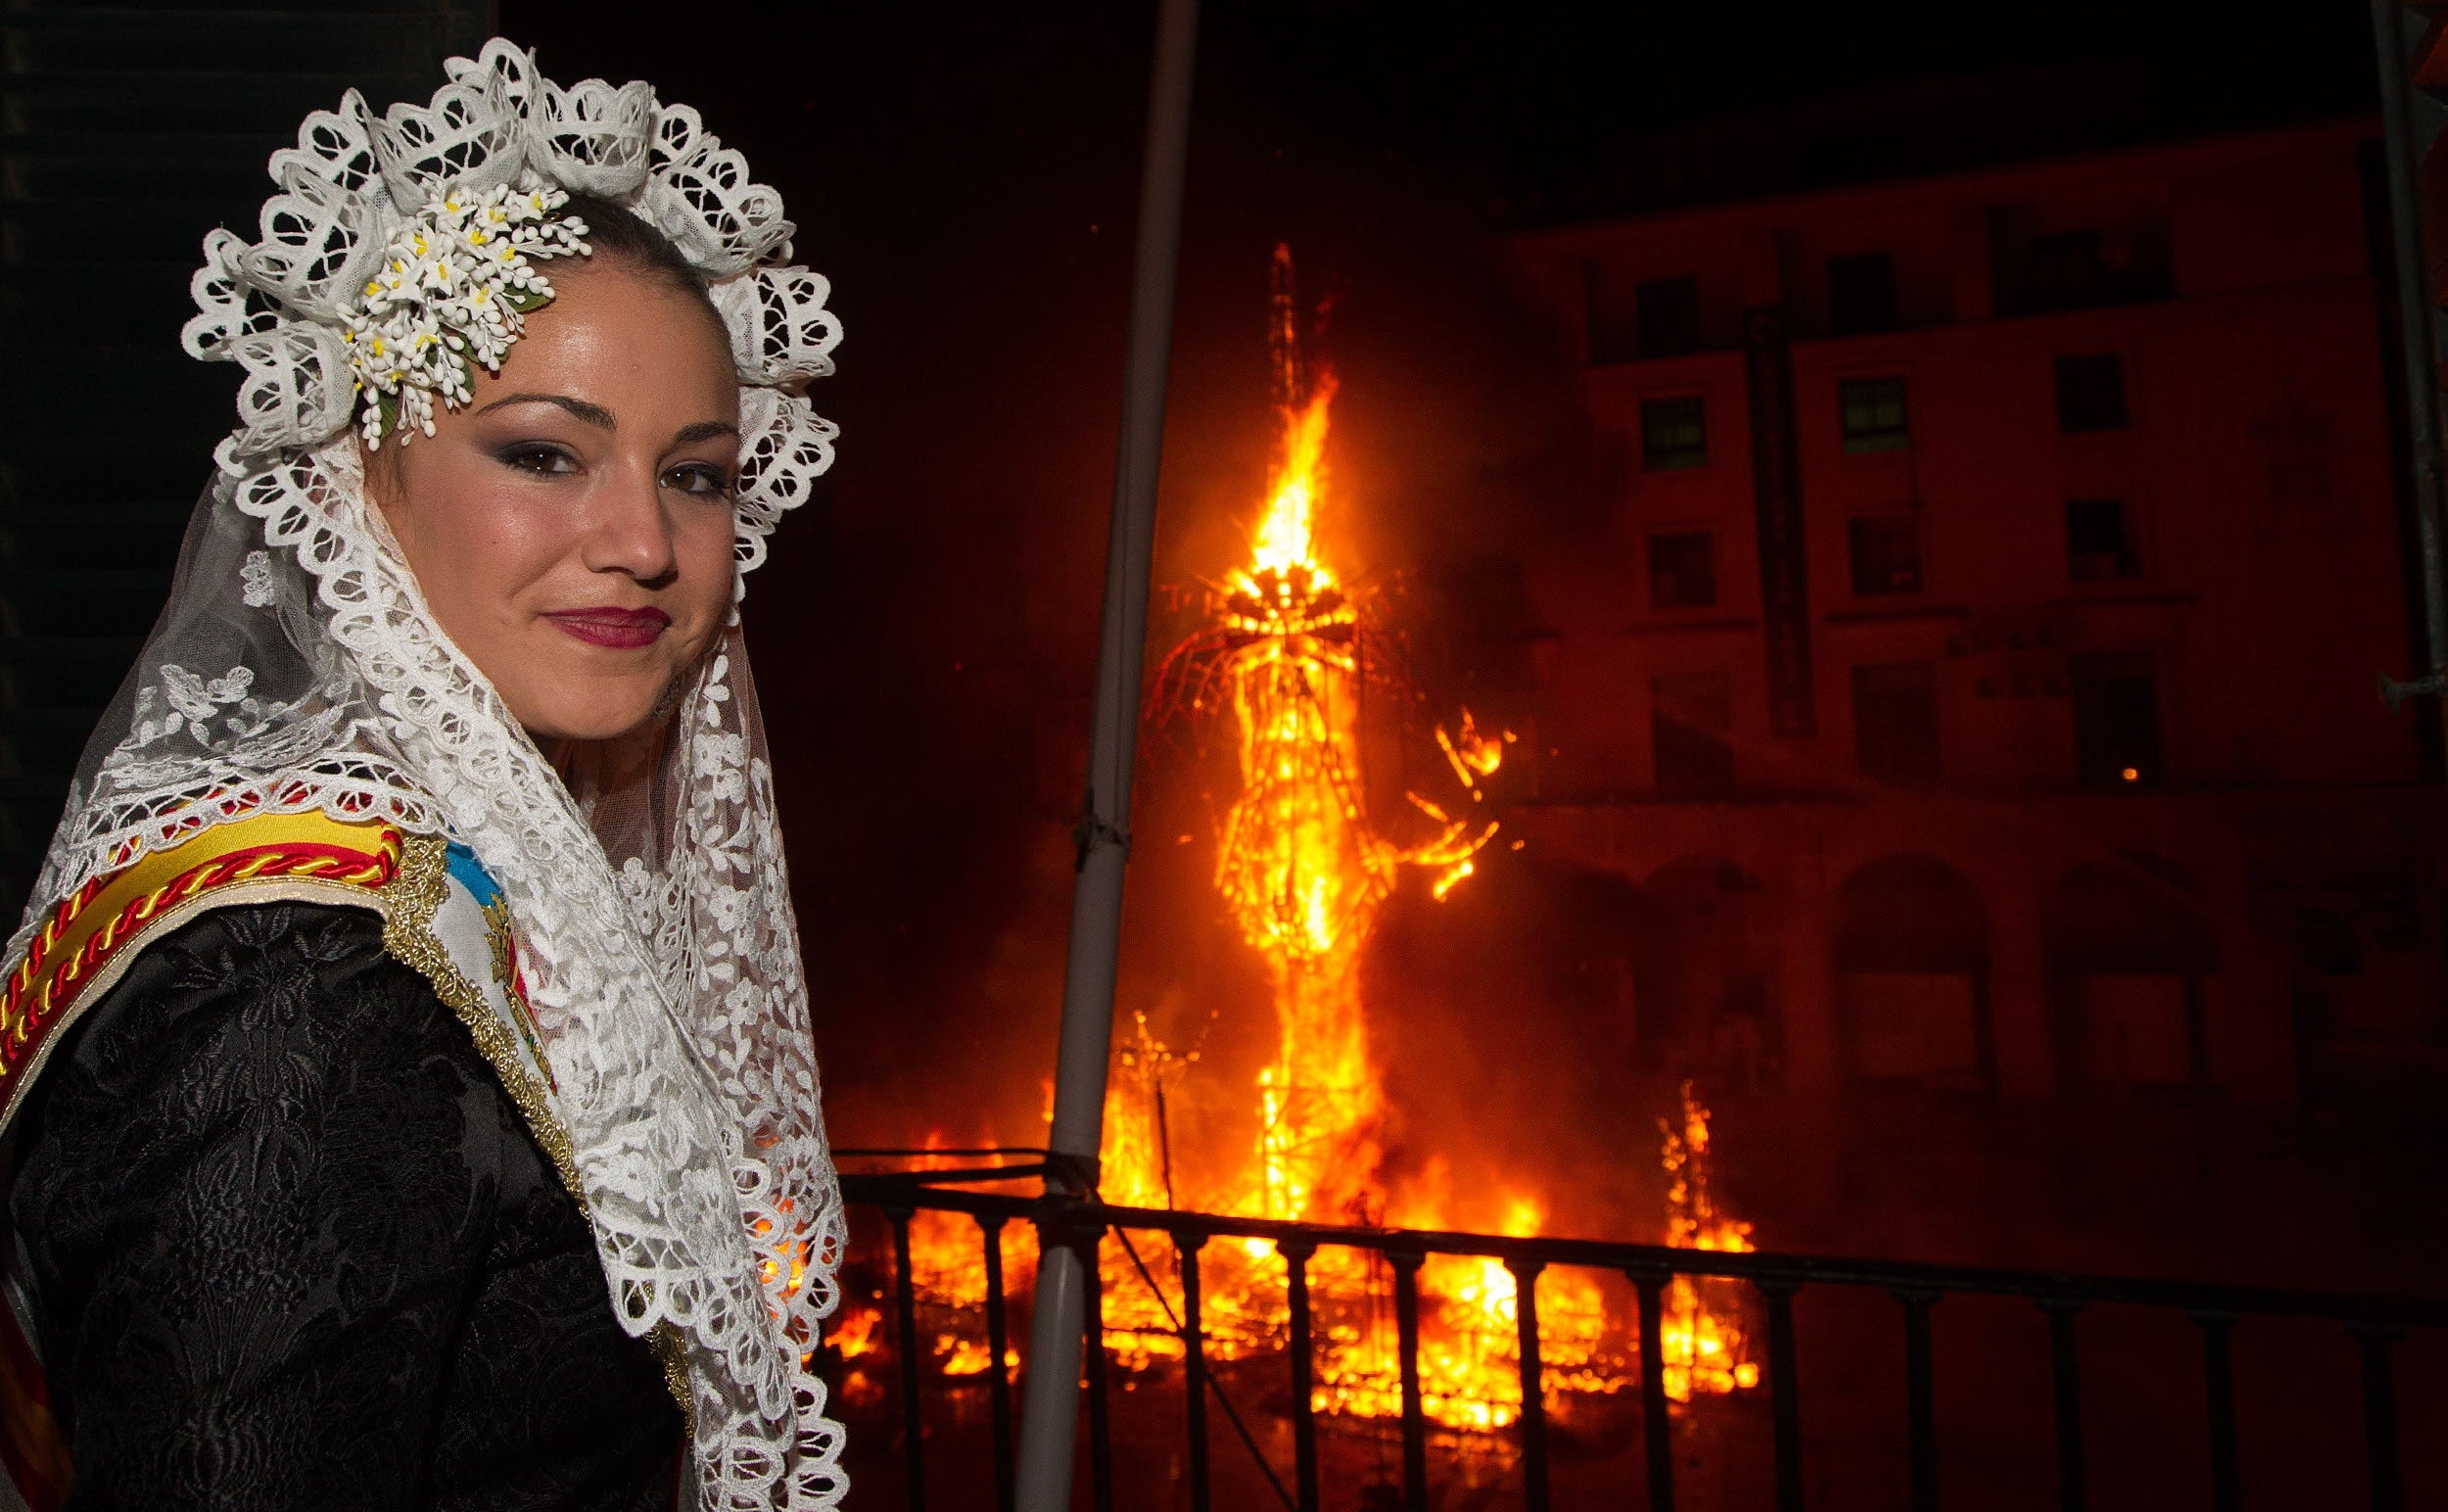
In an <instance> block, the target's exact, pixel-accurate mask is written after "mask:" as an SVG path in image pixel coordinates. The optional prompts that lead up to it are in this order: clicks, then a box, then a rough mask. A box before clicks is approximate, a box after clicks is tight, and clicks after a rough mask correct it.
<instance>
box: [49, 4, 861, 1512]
mask: <svg viewBox="0 0 2448 1512" xmlns="http://www.w3.org/2000/svg"><path fill="white" fill-rule="evenodd" d="M449 75H450V82H449V83H448V84H447V86H446V87H445V88H444V89H443V90H442V91H441V92H440V93H438V94H437V95H436V96H435V97H434V100H433V102H432V103H431V105H430V106H425V107H412V106H400V107H394V108H393V110H392V111H391V112H390V114H389V115H388V116H387V117H384V118H374V117H373V116H372V115H371V114H370V113H369V112H368V111H367V110H366V108H365V106H364V103H363V101H362V100H361V99H359V98H358V97H357V96H356V95H354V94H353V93H352V94H351V95H350V96H349V97H348V98H347V99H346V100H344V101H343V103H342V108H341V110H340V112H339V113H338V114H336V115H335V114H330V113H322V112H318V113H316V114H315V115H313V116H311V117H309V118H307V120H306V123H305V125H304V126H303V127H302V129H301V131H300V133H299V146H298V147H297V149H295V150H294V151H287V150H285V151H283V152H281V153H279V154H276V155H275V156H274V158H273V160H272V165H271V166H272V173H273V176H274V178H275V180H276V181H278V182H279V183H280V184H281V185H282V192H280V193H278V194H276V195H275V196H274V197H273V198H272V200H271V201H270V202H268V203H267V204H266V206H265V208H264V214H263V218H262V235H261V237H260V239H259V241H258V242H257V243H256V244H254V245H249V244H247V243H246V242H245V241H244V240H243V239H241V238H239V237H236V236H234V235H231V234H230V233H228V232H225V231H220V232H214V233H213V234H212V237H210V238H208V239H207V241H206V244H205V251H206V266H205V268H204V270H203V271H202V272H201V273H199V274H198V275H197V278H196V282H195V289H196V294H197V299H198V303H199V305H200V306H201V307H202V309H203V311H204V312H203V313H202V314H201V315H199V316H198V317H197V318H196V320H194V321H193V322H191V323H190V325H189V327H188V330H187V338H186V339H187V344H188V347H189V349H190V351H191V352H193V353H194V354H197V355H199V356H203V357H209V358H220V359H228V360H234V361H236V362H238V363H239V364H240V366H241V367H242V369H243V370H244V375H245V376H244V379H243V381H242V387H241V393H240V400H239V410H240V414H241V418H242V421H243V423H242V425H241V427H240V429H239V430H238V431H237V432H236V433H234V434H233V435H232V436H231V437H230V438H229V440H228V441H227V442H226V443H224V444H223V446H222V447H221V448H220V449H219V452H218V457H219V461H220V464H221V476H220V477H219V478H218V479H217V480H216V482H215V483H214V484H213V486H212V488H211V489H209V490H208V492H207V494H206V496H205V497H204V499H203V500H202V501H201V503H200V504H199V505H198V508H197V512H196V517H195V521H194V523H193V524H192V525H191V527H190V528H189V533H188V538H187V542H186V545H185V548H184V550H183V552H182V555H181V558H180V563H179V570H178V576H177V579H176V582H175V586H174V587H173V589H172V591H171V600H170V603H169V606H168V607H167V609H166V610H165V612H164V614H163V617H162V619H161V621H160V623H159V624H158V625H157V626H156V628H155V630H154V633H153V636H152V638H150V639H149V640H148V642H147V644H146V646H145V649H144V651H143V653H142V654H141V656H140V657H139V659H138V662H137V665H136V668H135V670H134V672H133V673H131V675H130V677H129V680H128V683H127V685H125V687H123V688H122V690H121V692H120V695H119V698H118V701H117V703H116V704H115V705H114V707H113V709H112V710H111V711H110V713H109V714H108V715H107V716H106V718H105V719H104V721H103V724H102V726H101V728H100V730H99V731H98V732H97V733H96V734H95V737H94V740H93V742H92V744H91V745H90V746H89V748H88V751H87V755H86V761H85V765H84V769H83V771H82V772H81V773H80V776H79V780H78V781H77V784H76V786H75V788H74V789H73V791H72V793H71V799H70V803H69V807H68V812H67V815H66V816H65V818H64V819H63V820H62V821H61V825H60V828H59V830H58V833H57V835H56V837H55V839H54V841H53V845H52V850H51V854H50V857H49V861H48V864H47V866H46V868H45V871H44V874H43V877H42V879H41V881H40V882H39V883H38V884H37V887H36V891H35V897H34V901H33V904H32V906H31V907H30V909H29V910H28V913H27V916H26V922H25V924H24V927H23V928H21V930H20V931H19V934H18V936H17V938H16V940H15V941H14V942H13V944H12V945H11V964H12V969H11V972H10V974H9V976H8V977H7V979H6V985H5V991H4V993H0V1140H4V1141H5V1146H0V1150H4V1151H5V1154H4V1155H0V1159H6V1160H8V1161H11V1162H13V1166H14V1169H13V1172H12V1170H11V1166H10V1165H9V1164H0V1183H5V1192H6V1196H7V1199H8V1201H7V1205H6V1207H5V1219H6V1221H5V1223H0V1279H4V1280H5V1291H6V1293H7V1299H8V1301H9V1303H10V1306H9V1307H8V1308H6V1309H0V1468H5V1469H7V1470H8V1471H9V1472H10V1475H9V1476H8V1477H0V1506H6V1505H7V1497H8V1495H9V1494H10V1491H9V1487H10V1486H11V1485H13V1486H14V1487H15V1493H16V1494H17V1495H18V1496H19V1497H20V1498H22V1499H23V1500H24V1501H25V1502H26V1503H27V1504H29V1505H33V1506H56V1505H61V1504H66V1505H69V1506H71V1507H75V1508H80V1509H81V1508H116V1507H121V1506H127V1507H135V1506H143V1507H148V1508H150V1507H165V1506H179V1507H186V1506H205V1507H229V1508H247V1509H255V1512H260V1509H270V1508H286V1507H308V1506H312V1507H317V1508H327V1507H352V1508H353V1507H378V1506H399V1507H410V1506H415V1507H423V1506H446V1507H453V1508H512V1507H516V1508H531V1507H532V1508H544V1507H555V1508H560V1507H568V1508H579V1507H585V1508H603V1507H622V1508H626V1507H649V1506H668V1505H671V1504H673V1503H674V1501H675V1499H676V1496H685V1497H686V1498H688V1499H690V1500H693V1501H694V1502H695V1503H696V1504H697V1505H699V1506H701V1507H705V1508H709V1509H711V1508H725V1509H729V1508H743V1509H744V1508H750V1507H757V1508H762V1507H769V1506H770V1507H789V1508H801V1507H829V1506H832V1505H834V1504H835V1503H836V1502H837V1501H838V1500H839V1498H840V1496H841V1494H842V1490H843V1481H842V1478H841V1475H840V1472H839V1469H838V1458H839V1453H840V1431H839V1429H838V1427H837V1426H836V1425H835V1424H833V1423H832V1422H830V1421H829V1420H827V1419H826V1417H825V1416H824V1387H823V1385H822V1384H821V1383H820V1382H819V1381H818V1380H817V1378H816V1377H815V1376H814V1374H813V1373H812V1372H811V1371H810V1369H809V1361H810V1358H811V1356H812V1354H813V1351H814V1349H815V1347H816V1337H817V1325H818V1321H819V1319H820V1318H821V1317H822V1316H823V1315H824V1313H825V1312H826V1311H828V1310H829V1309H830V1306H831V1304H832V1301H833V1266H834V1262H835V1259H836V1256H837V1253H838V1250H839V1246H840V1242H841V1232H842V1229H841V1207H840V1197H839V1192H838V1188H837V1186H836V1184H835V1182H834V1179H833V1174H832V1169H831V1164H830V1161H829V1158H828V1157H827V1155H826V1151H825V1147H824V1135H823V1129H822V1124H821V1120H820V1117H819V1111H818V1094H817V1082H816V1068H815V1063H814V1058H813V1055H812V1052H811V1049H810V1046H809V1043H808V1038H807V1034H808V1030H807V1020H806V993H805V984H804V980H803V978H802V974H801V969H800V964H799V955H798V945H797V939H796V935H795V932H794V927H793V925H792V922H791V918H790V911H789V904H788V898H787V893H786V889H785V885H784V881H783V875H782V868H781V857H780V852H779V841H778V834H777V829H776V827H775V821H774V806H773V798H772V789H771V783H770V775H769V770H768V766H767V761H766V755H765V747H764V738H763V732H762V729H761V726H760V724H759V722H758V718H757V714H756V704H755V695H754V691H753V689H752V687H751V685H750V684H749V680H748V671H747V661H746V655H745V651H744V648H743V646H742V643H741V640H740V633H739V627H738V623H737V618H736V615H735V613H734V612H733V604H734V602H735V601H736V597H737V593H738V591H739V588H740V586H741V583H742V575H743V574H744V573H745V572H746V571H747V570H748V569H750V568H752V567H754V566H755V565H756V564H757V562H758V561H759V560H760V559H761V558H762V556H763V554H764V543H765V537H766V535H767V534H768V533H769V532H770V531H771V530H772V529H773V527H774V524H775V522H776V521H777V518H778V517H779V515H780V513H781V511H783V510H784V509H787V508H789V507H791V506H792V505H794V504H796V503H798V502H799V501H800V500H801V499H802V498H804V497H805V496H806V494H807V493H808V491H809V489H810V486H811V483H812V480H813V479H814V477H815V476H816V475H817V474H818V473H821V472H822V471H823V470H824V467H825V466H826V465H827V464H828V463H829V461H830V459H831V438H832V434H833V433H832V429H831V427H830V426H829V425H827V424H826V423H825V422H824V421H823V420H820V419H818V418H817V417H816V416H815V415H814V414H813V413H812V412H810V411H809V409H808V408H807V406H806V404H805V403H804V402H802V401H801V400H800V399H799V398H798V394H799V391H800V389H801V388H803V387H804V385H805V383H806V381H807V380H808V379H810V378H813V377H816V376H819V375H821V374H823V373H825V372H827V371H829V370H830V365H831V364H830V359H829V357H828V356H827V353H828V352H829V350H830V348H831V347H832V345H833V343H834V341H835V340H836V339H837V334H838V333H837V330H836V328H835V326H834V323H833V321H832V318H831V316H830V315H829V314H828V313H827V312H826V311H825V309H824V298H825V293H826V290H825V285H824V280H823V279H821V278H819V277H817V276H816V275H814V274H812V273H809V272H808V271H807V270H806V269H804V268H798V267H791V266H785V265H783V264H785V263H786V262H787V260H788V256H789V251H788V245H789V244H788V240H787V239H788V237H789V235H790V232H791V226H790V223H789V222H788V221H787V220H785V219H783V218H782V215H781V207H780V204H779V201H778V199H777V197H776V196H775V194H774V193H773V191H772V190H770V189H768V188H766V187H765V186H763V185H759V184H756V183H754V182H752V181H751V180H750V179H749V177H748V174H747V171H746V165H745V164H744V163H743V162H742V161H741V160H740V158H739V156H738V155H737V154H736V153H733V152H730V151H727V150H725V149H724V148H723V147H722V146H721V144H720V143H719V141H717V139H716V138H714V137H713V136H712V135H711V134H709V133H707V132H705V131H704V130H703V129H702V127H701V126H700V124H699V122H698V119H697V117H696V115H695V114H694V113H693V112H691V111H689V110H688V109H687V108H686V107H684V106H664V105H661V104H659V103H658V102H657V101H656V100H655V98H654V94H653V91H652V90H651V89H650V88H649V87H648V86H647V85H645V84H643V83H632V84H629V85H627V86H625V87H622V88H618V89H615V88H613V87H612V86H610V85H608V84H605V83H603V82H601V81H599V80H589V81H588V82H586V83H583V84H580V85H577V86H575V87H573V88H569V89H563V88H561V87H559V86H557V85H555V84H553V83H552V82H551V81H550V80H548V79H545V78H543V77H542V76H541V75H540V74H539V73H537V72H536V71H535V69H534V65H533V60H532V59H531V58H530V57H529V56H528V55H527V54H525V53H523V52H521V51H519V50H518V49H515V48H512V47H510V46H509V45H508V44H506V43H504V42H501V41H498V40H496V41H494V42H493V43H490V44H488V45H487V47H486V48H485V49H484V51H483V53H482V55H481V56H479V57H478V58H477V59H476V60H474V61H473V62H470V61H468V60H464V59H461V60H453V61H452V63H451V64H450V65H449Z"/></svg>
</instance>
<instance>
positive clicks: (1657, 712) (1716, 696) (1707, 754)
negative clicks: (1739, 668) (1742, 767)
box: [1649, 672, 1734, 798]
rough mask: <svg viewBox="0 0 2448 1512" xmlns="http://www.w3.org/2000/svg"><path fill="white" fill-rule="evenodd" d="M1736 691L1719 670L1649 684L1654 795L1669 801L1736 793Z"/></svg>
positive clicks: (1662, 679) (1658, 678)
mask: <svg viewBox="0 0 2448 1512" xmlns="http://www.w3.org/2000/svg"><path fill="white" fill-rule="evenodd" d="M1733 724H1734V693H1733V687H1732V684H1731V682H1730V681H1729V680H1728V679H1727V678H1726V676H1725V674H1723V673H1721V672H1701V673H1685V674H1681V675H1678V676H1671V677H1656V678H1651V679H1650V680H1649V735H1650V740H1651V743H1652V746H1653V748H1654V750H1655V752H1656V757H1657V764H1658V791H1659V793H1660V794H1662V795H1664V796H1666V797H1671V798H1717V797H1722V796H1724V795H1725V794H1727V793H1730V792H1732V791H1733V790H1734V747H1733V746H1732V745H1731V744H1730V743H1729V742H1728V741H1727V740H1726V738H1725V737H1726V733H1727V732H1728V731H1730V730H1731V729H1732V728H1733Z"/></svg>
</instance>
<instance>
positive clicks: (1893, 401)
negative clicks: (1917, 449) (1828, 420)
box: [1836, 378, 1912, 451]
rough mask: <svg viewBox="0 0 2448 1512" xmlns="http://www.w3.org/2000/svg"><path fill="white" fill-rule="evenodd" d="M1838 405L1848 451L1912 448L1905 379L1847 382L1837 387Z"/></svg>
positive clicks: (1850, 379)
mask: <svg viewBox="0 0 2448 1512" xmlns="http://www.w3.org/2000/svg"><path fill="white" fill-rule="evenodd" d="M1836 405H1837V410H1838V413H1839V414H1840V415H1841V416H1842V419H1843V424H1844V433H1845V449H1846V450H1848V451H1894V450H1898V449H1902V448H1905V447H1908V446H1910V445H1912V433H1911V431H1910V430H1909V428H1908V427H1907V425H1906V423H1905V408H1904V380H1903V379H1901V378H1847V379H1845V380H1843V381H1842V382H1840V383H1838V384H1837V385H1836Z"/></svg>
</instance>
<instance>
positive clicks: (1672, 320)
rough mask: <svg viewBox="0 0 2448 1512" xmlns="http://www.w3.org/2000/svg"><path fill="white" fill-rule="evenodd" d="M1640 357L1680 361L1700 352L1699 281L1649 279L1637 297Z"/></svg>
mask: <svg viewBox="0 0 2448 1512" xmlns="http://www.w3.org/2000/svg"><path fill="white" fill-rule="evenodd" d="M1635 302H1636V307H1637V308H1638V310H1639V315H1640V329H1639V333H1638V336H1639V342H1640V354H1641V355H1642V356H1644V357H1679V356H1681V355H1683V354H1686V353H1691V352H1698V351H1699V350H1700V280H1699V279H1697V278H1691V277H1683V278H1646V279H1643V280H1641V284H1640V288H1639V289H1638V291H1637V292H1636V294H1635Z"/></svg>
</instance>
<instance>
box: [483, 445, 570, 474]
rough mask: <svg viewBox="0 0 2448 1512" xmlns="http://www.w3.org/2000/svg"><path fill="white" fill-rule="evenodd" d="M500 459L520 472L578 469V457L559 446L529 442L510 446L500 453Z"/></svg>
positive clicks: (563, 471)
mask: <svg viewBox="0 0 2448 1512" xmlns="http://www.w3.org/2000/svg"><path fill="white" fill-rule="evenodd" d="M500 457H501V460H502V461H504V462H507V463H508V464H509V465H511V466H512V467H515V468H518V469H519V470H520V471H522V472H532V473H569V472H576V471H578V459H577V458H576V457H574V456H571V455H570V454H569V453H568V452H567V451H565V450H563V449H560V448H559V447H547V446H541V445H535V444H530V445H527V446H518V447H510V448H508V449H504V450H503V451H502V452H501V453H500Z"/></svg>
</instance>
